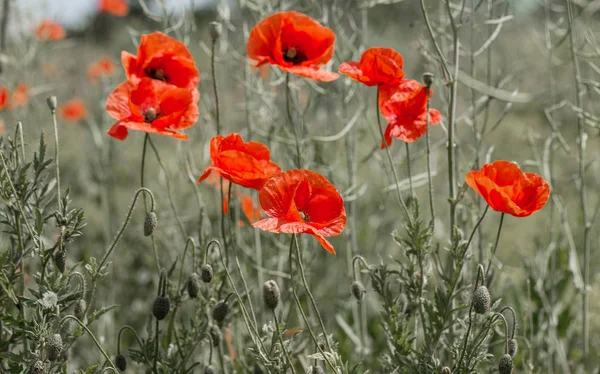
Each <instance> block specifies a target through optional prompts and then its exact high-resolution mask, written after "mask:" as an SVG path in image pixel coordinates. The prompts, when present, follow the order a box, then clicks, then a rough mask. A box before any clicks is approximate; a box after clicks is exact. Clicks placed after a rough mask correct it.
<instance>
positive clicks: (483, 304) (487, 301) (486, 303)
mask: <svg viewBox="0 0 600 374" xmlns="http://www.w3.org/2000/svg"><path fill="white" fill-rule="evenodd" d="M491 302H492V301H491V298H490V292H489V291H488V289H487V287H486V286H479V288H477V290H475V292H474V293H473V309H475V313H479V314H485V313H487V312H489V311H490V306H491Z"/></svg>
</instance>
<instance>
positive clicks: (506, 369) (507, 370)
mask: <svg viewBox="0 0 600 374" xmlns="http://www.w3.org/2000/svg"><path fill="white" fill-rule="evenodd" d="M512 370H513V360H512V357H510V355H509V354H505V355H502V357H500V362H499V363H498V374H512Z"/></svg>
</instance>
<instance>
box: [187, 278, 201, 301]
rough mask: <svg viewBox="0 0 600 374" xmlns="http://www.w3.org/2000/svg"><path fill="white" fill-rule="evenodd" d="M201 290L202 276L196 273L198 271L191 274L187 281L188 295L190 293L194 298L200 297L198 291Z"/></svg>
mask: <svg viewBox="0 0 600 374" xmlns="http://www.w3.org/2000/svg"><path fill="white" fill-rule="evenodd" d="M199 291H200V277H198V274H196V272H194V273H192V274H190V278H189V279H188V281H187V292H188V295H190V297H191V298H192V299H195V298H197V297H198V292H199Z"/></svg>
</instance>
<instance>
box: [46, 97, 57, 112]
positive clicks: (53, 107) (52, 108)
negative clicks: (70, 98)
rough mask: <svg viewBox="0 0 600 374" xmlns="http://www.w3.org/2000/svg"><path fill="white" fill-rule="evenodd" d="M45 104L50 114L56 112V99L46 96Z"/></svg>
mask: <svg viewBox="0 0 600 374" xmlns="http://www.w3.org/2000/svg"><path fill="white" fill-rule="evenodd" d="M46 104H48V108H50V111H52V113H54V112H56V108H57V107H58V100H57V99H56V96H48V98H47V99H46Z"/></svg>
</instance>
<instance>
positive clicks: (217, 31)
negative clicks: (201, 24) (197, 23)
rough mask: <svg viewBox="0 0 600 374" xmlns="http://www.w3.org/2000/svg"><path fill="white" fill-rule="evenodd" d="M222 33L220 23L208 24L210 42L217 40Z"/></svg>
mask: <svg viewBox="0 0 600 374" xmlns="http://www.w3.org/2000/svg"><path fill="white" fill-rule="evenodd" d="M222 33H223V25H221V23H220V22H216V21H214V22H211V23H210V38H211V39H212V40H217V39H219V38H220V37H221V34H222Z"/></svg>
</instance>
